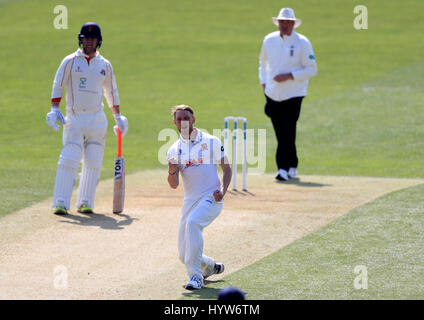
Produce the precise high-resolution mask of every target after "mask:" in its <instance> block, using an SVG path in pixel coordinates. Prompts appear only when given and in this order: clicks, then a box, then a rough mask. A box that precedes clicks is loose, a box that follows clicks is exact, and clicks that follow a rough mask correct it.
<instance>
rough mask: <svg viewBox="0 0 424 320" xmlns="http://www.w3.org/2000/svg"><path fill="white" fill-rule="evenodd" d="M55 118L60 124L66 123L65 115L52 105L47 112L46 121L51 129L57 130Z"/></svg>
mask: <svg viewBox="0 0 424 320" xmlns="http://www.w3.org/2000/svg"><path fill="white" fill-rule="evenodd" d="M57 120H59V122H60V123H61V124H65V123H66V121H65V117H64V116H63V114H62V112H60V110H59V108H56V107H52V110H51V111H50V112H49V113H47V116H46V122H47V124H48V125H49V126H50V127H51V128H52V129H53V130H56V131H58V130H59V128H60V127H59V125H58V124H57V123H56V122H57Z"/></svg>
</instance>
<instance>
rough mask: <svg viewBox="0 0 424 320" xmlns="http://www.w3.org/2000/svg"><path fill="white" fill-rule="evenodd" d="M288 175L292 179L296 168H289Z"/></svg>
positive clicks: (295, 174)
mask: <svg viewBox="0 0 424 320" xmlns="http://www.w3.org/2000/svg"><path fill="white" fill-rule="evenodd" d="M288 176H289V178H290V179H293V178H294V177H296V176H297V169H296V168H290V169H289V172H288Z"/></svg>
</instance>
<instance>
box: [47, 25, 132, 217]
mask: <svg viewBox="0 0 424 320" xmlns="http://www.w3.org/2000/svg"><path fill="white" fill-rule="evenodd" d="M78 44H79V49H78V50H77V51H76V52H74V53H72V54H70V55H68V56H67V57H65V58H64V59H63V61H62V63H61V64H60V66H59V69H58V70H57V72H56V76H55V79H54V82H53V89H52V95H51V103H52V106H51V111H50V112H49V113H47V117H46V121H47V124H48V125H49V126H50V127H51V128H52V129H54V130H56V131H57V130H59V128H60V127H59V125H58V124H57V121H59V122H60V123H61V124H62V125H63V148H62V152H61V153H60V157H59V162H58V165H57V173H56V181H55V186H54V195H53V204H52V206H53V208H54V213H55V214H57V215H64V214H67V213H68V210H70V200H71V195H72V190H73V187H74V185H75V178H76V175H77V172H78V169H79V166H80V162H81V160H82V175H81V181H80V183H79V188H78V196H77V203H76V205H77V208H78V212H81V213H93V210H94V197H95V194H96V188H97V183H98V181H99V178H100V170H101V168H102V163H103V153H104V148H105V138H106V130H107V126H108V124H107V118H106V115H105V113H104V111H103V108H104V105H103V93H104V95H105V97H106V100H107V103H108V105H109V107H110V109H111V110H112V113H113V116H114V118H115V122H116V126H115V127H114V131H115V134H117V131H116V127H119V129H120V130H121V132H122V136H124V135H125V134H126V133H127V131H128V120H127V118H126V117H124V116H122V115H121V113H120V109H119V96H118V90H117V87H116V80H115V75H114V73H113V68H112V65H111V63H110V62H109V61H108V60H106V59H105V58H103V57H102V56H101V55H100V54H99V52H98V50H97V49H98V48H100V46H101V45H102V34H101V31H100V27H99V26H98V25H97V24H96V23H94V22H87V23H85V24H84V25H83V26H82V28H81V32H80V33H79V35H78ZM65 87H66V88H67V90H66V117H64V116H63V114H62V112H61V111H60V109H59V104H60V101H61V99H62V94H63V89H64V88H65Z"/></svg>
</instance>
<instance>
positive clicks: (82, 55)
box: [76, 49, 100, 59]
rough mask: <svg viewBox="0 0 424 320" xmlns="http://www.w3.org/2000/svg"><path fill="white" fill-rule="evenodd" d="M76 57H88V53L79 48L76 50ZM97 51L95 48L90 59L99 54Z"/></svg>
mask: <svg viewBox="0 0 424 320" xmlns="http://www.w3.org/2000/svg"><path fill="white" fill-rule="evenodd" d="M76 55H77V57H84V58H88V55H86V54H85V53H84V52H83V51H82V50H81V49H78V50H77V52H76ZM99 55H100V54H99V51H97V50H96V55H95V56H94V57H93V58H90V59H95V58H97V57H98V56H99Z"/></svg>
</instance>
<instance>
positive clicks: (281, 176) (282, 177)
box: [275, 169, 290, 181]
mask: <svg viewBox="0 0 424 320" xmlns="http://www.w3.org/2000/svg"><path fill="white" fill-rule="evenodd" d="M275 179H277V180H279V181H288V180H289V179H290V178H289V175H288V173H287V170H284V169H280V170H278V173H277V176H276V177H275Z"/></svg>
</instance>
